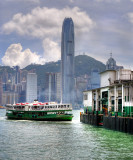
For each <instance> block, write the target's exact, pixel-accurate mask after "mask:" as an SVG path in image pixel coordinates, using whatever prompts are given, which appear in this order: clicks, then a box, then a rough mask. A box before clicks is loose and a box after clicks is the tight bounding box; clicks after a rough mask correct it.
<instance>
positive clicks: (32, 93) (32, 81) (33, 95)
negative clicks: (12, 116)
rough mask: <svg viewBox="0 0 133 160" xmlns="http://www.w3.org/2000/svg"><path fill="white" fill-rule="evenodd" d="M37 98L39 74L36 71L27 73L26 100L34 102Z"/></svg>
mask: <svg viewBox="0 0 133 160" xmlns="http://www.w3.org/2000/svg"><path fill="white" fill-rule="evenodd" d="M35 99H37V75H36V73H28V74H27V83H26V101H27V102H30V103H31V102H33V101H34V100H35Z"/></svg>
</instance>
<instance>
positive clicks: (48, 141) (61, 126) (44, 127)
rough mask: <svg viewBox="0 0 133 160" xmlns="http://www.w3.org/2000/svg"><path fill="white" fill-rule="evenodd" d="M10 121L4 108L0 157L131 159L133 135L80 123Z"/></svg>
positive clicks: (0, 117)
mask: <svg viewBox="0 0 133 160" xmlns="http://www.w3.org/2000/svg"><path fill="white" fill-rule="evenodd" d="M73 114H74V118H73V121H72V122H42V121H40V122H38V121H15V120H7V119H6V117H5V110H0V160H82V159H83V160H91V159H94V160H97V159H99V160H104V159H105V160H108V159H115V160H119V159H120V160H122V159H125V160H130V159H133V136H132V135H129V134H125V133H121V132H116V131H111V130H106V129H104V128H97V127H93V126H91V125H87V124H83V123H80V120H79V115H80V111H73Z"/></svg>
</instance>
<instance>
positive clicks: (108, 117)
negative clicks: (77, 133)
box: [80, 69, 133, 134]
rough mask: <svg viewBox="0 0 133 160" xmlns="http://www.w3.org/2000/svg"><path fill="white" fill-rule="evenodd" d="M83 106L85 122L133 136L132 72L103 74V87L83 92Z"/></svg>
mask: <svg viewBox="0 0 133 160" xmlns="http://www.w3.org/2000/svg"><path fill="white" fill-rule="evenodd" d="M83 105H84V113H83V114H81V116H80V118H81V121H82V122H85V121H87V123H89V124H93V125H98V126H99V125H103V126H104V127H105V128H109V129H114V130H118V131H123V132H128V133H132V134H133V71H132V70H130V69H120V70H117V71H116V70H106V71H104V72H102V73H101V74H100V88H96V89H92V90H88V91H84V92H83Z"/></svg>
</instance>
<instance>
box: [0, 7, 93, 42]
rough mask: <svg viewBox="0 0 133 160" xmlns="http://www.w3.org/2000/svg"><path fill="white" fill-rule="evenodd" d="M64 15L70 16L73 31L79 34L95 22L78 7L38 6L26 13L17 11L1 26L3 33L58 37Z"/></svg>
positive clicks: (41, 37) (90, 27)
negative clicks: (73, 25)
mask: <svg viewBox="0 0 133 160" xmlns="http://www.w3.org/2000/svg"><path fill="white" fill-rule="evenodd" d="M65 17H71V18H72V19H73V21H74V24H75V32H77V33H79V34H81V33H86V32H89V31H90V29H92V28H93V27H94V26H95V23H94V22H93V21H92V19H91V18H90V17H89V16H88V15H87V13H86V12H83V11H81V10H80V9H79V8H78V7H74V8H69V7H67V8H63V9H56V8H47V7H44V8H40V7H37V8H35V9H33V10H32V11H31V13H28V14H25V15H24V14H22V13H17V14H15V15H14V16H13V18H12V20H11V21H9V22H7V23H5V24H4V25H3V26H2V31H3V33H6V34H10V33H12V32H16V33H17V34H19V35H23V36H25V35H26V36H27V35H28V36H32V37H35V38H40V39H44V38H45V37H57V36H58V37H59V35H60V34H61V27H62V23H63V20H64V18H65Z"/></svg>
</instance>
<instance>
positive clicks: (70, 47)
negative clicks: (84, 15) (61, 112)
mask: <svg viewBox="0 0 133 160" xmlns="http://www.w3.org/2000/svg"><path fill="white" fill-rule="evenodd" d="M74 46H75V45H74V24H73V20H72V18H65V19H64V22H63V26H62V40H61V73H62V102H63V103H72V104H73V103H74V48H75V47H74Z"/></svg>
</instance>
